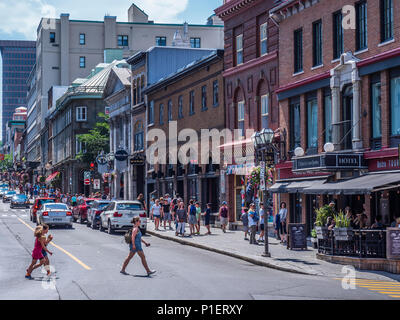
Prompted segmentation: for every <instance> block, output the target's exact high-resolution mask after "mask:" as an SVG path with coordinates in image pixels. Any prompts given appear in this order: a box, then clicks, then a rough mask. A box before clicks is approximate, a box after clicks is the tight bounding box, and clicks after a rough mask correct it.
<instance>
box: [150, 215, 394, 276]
mask: <svg viewBox="0 0 400 320" xmlns="http://www.w3.org/2000/svg"><path fill="white" fill-rule="evenodd" d="M173 229H175V224H173ZM186 232H187V234H189V233H190V232H189V226H187V227H186ZM205 232H206V228H205V227H204V226H201V230H200V233H201V235H200V236H197V235H196V236H191V237H188V236H186V237H185V238H182V237H181V236H179V237H178V236H175V231H174V230H169V229H168V225H167V230H164V227H161V228H160V231H155V227H154V223H153V221H151V220H148V224H147V233H148V234H150V235H153V236H156V237H159V238H162V239H165V240H170V241H175V242H178V243H181V244H184V245H190V246H193V247H197V248H200V249H204V250H209V251H212V252H216V253H219V254H224V255H228V256H231V257H233V258H237V259H241V260H244V261H247V262H250V263H253V264H256V265H260V266H264V267H268V268H273V269H277V270H281V271H286V272H293V273H299V274H305V275H313V276H324V277H333V278H342V277H343V276H344V275H345V274H344V273H342V268H343V265H339V264H333V263H329V262H325V261H321V260H318V259H317V258H316V253H317V250H315V249H313V248H311V247H308V250H287V249H286V245H282V244H280V242H279V240H276V239H275V238H273V237H269V242H268V243H269V252H270V253H271V257H270V258H267V257H263V256H262V254H263V252H264V244H263V243H261V244H260V245H250V244H249V241H246V240H244V232H243V231H232V230H227V232H226V233H223V232H222V230H221V229H219V228H211V233H212V234H211V235H204V233H205ZM257 238H258V236H257ZM356 274H357V275H356V276H357V278H364V279H372V280H386V281H390V280H397V281H400V275H395V274H390V273H386V272H381V271H362V270H357V271H356Z"/></svg>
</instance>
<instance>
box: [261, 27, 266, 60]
mask: <svg viewBox="0 0 400 320" xmlns="http://www.w3.org/2000/svg"><path fill="white" fill-rule="evenodd" d="M267 27H268V23H264V24H262V25H261V26H260V54H261V55H262V56H263V55H264V54H267V53H268V28H267Z"/></svg>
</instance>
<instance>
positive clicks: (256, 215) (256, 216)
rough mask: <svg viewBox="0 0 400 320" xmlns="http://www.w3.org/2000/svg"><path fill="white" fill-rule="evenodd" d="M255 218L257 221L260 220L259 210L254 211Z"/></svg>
mask: <svg viewBox="0 0 400 320" xmlns="http://www.w3.org/2000/svg"><path fill="white" fill-rule="evenodd" d="M253 220H254V221H255V222H258V221H259V220H260V215H259V214H258V212H257V211H254V217H253Z"/></svg>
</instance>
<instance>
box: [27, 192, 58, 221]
mask: <svg viewBox="0 0 400 320" xmlns="http://www.w3.org/2000/svg"><path fill="white" fill-rule="evenodd" d="M53 202H56V199H55V198H45V197H41V198H36V199H35V202H34V203H33V206H32V208H31V210H30V213H29V218H30V220H31V221H32V222H36V212H37V211H38V210H39V209H40V208H41V207H42V205H43V204H44V203H53Z"/></svg>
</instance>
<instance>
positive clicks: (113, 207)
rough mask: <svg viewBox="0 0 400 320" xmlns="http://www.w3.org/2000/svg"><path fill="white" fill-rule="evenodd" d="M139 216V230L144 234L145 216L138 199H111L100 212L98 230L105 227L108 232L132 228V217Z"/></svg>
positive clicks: (145, 226)
mask: <svg viewBox="0 0 400 320" xmlns="http://www.w3.org/2000/svg"><path fill="white" fill-rule="evenodd" d="M134 217H139V218H140V227H139V228H140V231H141V232H142V234H143V235H144V234H146V229H147V216H146V211H144V209H143V206H142V204H141V203H140V201H137V200H135V201H128V200H118V201H112V202H111V203H110V204H109V205H108V206H107V207H106V208H105V209H104V211H103V212H102V213H101V214H100V228H99V229H100V231H104V230H105V229H106V230H107V232H108V233H109V234H112V233H113V232H114V231H116V230H129V229H130V228H132V223H131V221H132V219H133V218H134Z"/></svg>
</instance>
